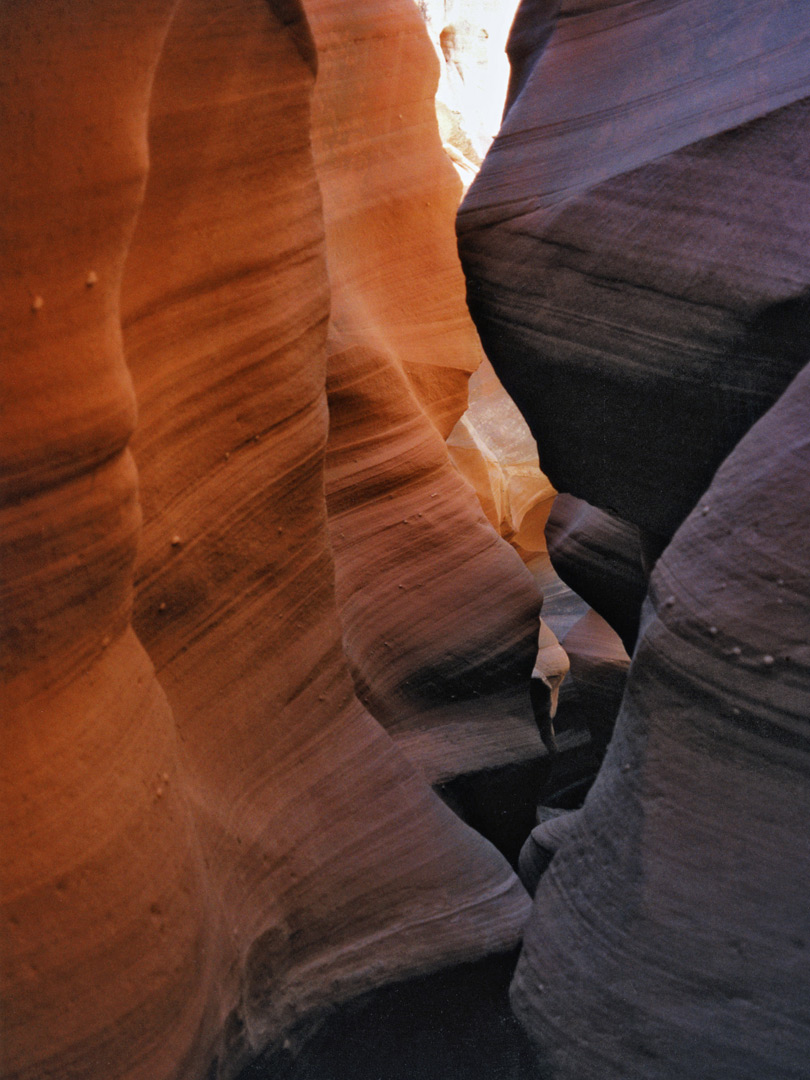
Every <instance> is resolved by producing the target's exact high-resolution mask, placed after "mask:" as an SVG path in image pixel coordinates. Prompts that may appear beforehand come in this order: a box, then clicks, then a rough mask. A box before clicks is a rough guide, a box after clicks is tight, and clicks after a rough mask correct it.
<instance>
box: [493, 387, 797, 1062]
mask: <svg viewBox="0 0 810 1080" xmlns="http://www.w3.org/2000/svg"><path fill="white" fill-rule="evenodd" d="M809 430H810V368H808V369H805V370H804V371H803V372H802V373H801V375H800V376H799V377H798V378H797V379H796V380H795V381H794V383H793V384H792V385H791V387H790V388H789V390H788V391H787V392H786V394H785V395H784V396H783V397H782V398H781V399H780V401H779V402H778V403H777V405H776V406H774V408H773V409H771V410H770V411H769V412H768V414H767V415H766V416H765V417H764V418H763V419H762V420H761V421H760V422H759V423H758V424H756V425H755V427H754V428H753V429H752V431H751V432H750V433H749V434H748V435H747V436H746V437H745V438H744V439H743V440H742V442H741V443H740V445H739V446H738V447H737V448H736V449H735V451H734V452H733V453H732V455H731V456H730V457H729V459H728V460H727V461H726V462H725V463H724V465H723V466H722V467H721V469H720V470H719V472H718V474H717V476H716V478H715V480H714V482H713V483H712V485H711V487H710V488H709V490H708V492H707V493H706V494H705V496H704V497H703V498H702V499H701V501H700V505H699V506H698V507H697V508H696V510H695V511H694V512H693V513H692V514H691V515H690V517H689V518H688V519H687V521H686V522H685V523H684V525H683V527H682V528H681V529H680V530H679V531H678V533H677V535H676V537H675V539H674V540H673V542H672V544H671V545H670V546H669V548H668V549H667V551H666V552H665V553H664V555H663V556H662V557H661V559H660V560H659V562H658V565H657V567H656V569H655V571H654V573H653V576H652V581H651V590H650V597H649V601H648V603H647V605H646V606H645V615H644V621H643V624H642V632H641V637H640V639H639V644H638V647H637V649H636V652H635V655H634V658H633V664H632V667H631V670H630V679H629V683H628V688H627V692H626V694H625V698H624V703H623V706H622V710H621V713H620V716H619V720H618V724H617V728H616V732H615V734H614V737H613V741H612V742H611V745H610V747H609V750H608V756H607V758H606V760H605V763H604V765H603V767H602V770H601V772H600V775H599V777H598V778H597V781H596V784H595V785H594V787H593V789H592V790H591V792H590V794H589V796H588V798H587V800H586V802H585V805H584V807H583V809H582V810H581V811H580V812H579V813H578V814H577V815H576V816H575V817H573V818H572V819H570V820H571V821H572V822H573V827H572V828H571V829H570V832H569V834H568V836H567V837H564V838H563V840H562V843H561V844H560V845H559V847H558V848H557V851H556V854H555V855H554V858H553V861H552V862H551V865H550V867H549V869H548V870H547V871H546V873H545V874H544V875H543V877H542V878H541V879H540V884H539V887H538V889H537V893H536V898H535V906H534V909H533V913H532V917H531V920H530V923H529V926H528V928H527V933H526V938H525V945H524V951H523V955H522V958H521V961H520V963H519V966H518V970H517V974H516V978H515V981H514V983H513V991H512V993H513V1002H514V1005H515V1008H516V1010H517V1013H518V1016H519V1017H520V1018H521V1020H522V1021H523V1023H524V1025H525V1026H526V1028H527V1030H528V1031H529V1032H530V1034H531V1035H532V1037H533V1039H534V1041H535V1044H536V1047H537V1050H538V1054H539V1057H540V1059H541V1061H543V1062H545V1063H546V1065H547V1067H548V1068H549V1074H550V1075H551V1076H553V1077H555V1078H559V1080H590V1078H593V1080H597V1078H598V1080H609V1078H612V1077H616V1078H617V1080H618V1078H622V1080H624V1078H626V1077H628V1076H633V1077H640V1078H649V1080H652V1078H655V1080H671V1078H672V1077H676V1076H700V1077H712V1078H713V1080H726V1078H732V1077H733V1078H734V1080H749V1078H750V1080H760V1078H761V1077H764V1076H767V1077H774V1078H775V1077H778V1078H780V1080H788V1078H790V1080H799V1078H800V1077H803V1076H805V1075H806V1071H807V1051H808V1047H809V1046H810V1008H808V1002H810V963H808V948H807V945H808V914H807V896H806V882H807V877H808V873H809V872H810V848H808V844H807V838H806V820H807V815H808V812H810V766H808V761H810V757H809V756H808V755H810V738H809V737H808V716H810V649H808V637H807V627H808V622H807V612H808V604H809V603H810V593H809V590H808V581H810V560H809V559H808V548H807V544H806V543H805V542H804V537H805V536H806V533H807V529H808V527H809V526H810V520H809V517H808V503H807V498H806V492H807V489H808V484H810V440H809V439H808V431H809ZM566 820H567V819H566Z"/></svg>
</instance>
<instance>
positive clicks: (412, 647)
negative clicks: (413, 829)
mask: <svg viewBox="0 0 810 1080" xmlns="http://www.w3.org/2000/svg"><path fill="white" fill-rule="evenodd" d="M306 8H307V13H308V16H309V19H310V22H311V25H312V28H313V34H314V37H315V40H316V43H317V45H318V52H319V72H318V81H317V84H316V91H315V98H314V107H313V150H314V154H315V163H316V168H317V172H318V177H319V180H320V183H321V188H322V191H323V199H324V215H325V225H326V244H327V259H328V267H329V280H330V284H331V288H332V316H331V323H330V331H329V337H328V342H327V351H328V384H327V385H328V392H329V409H330V433H329V443H328V450H327V471H326V483H327V498H328V506H329V517H330V526H331V539H332V545H333V548H334V551H335V561H336V569H337V595H338V602H339V606H340V613H341V620H342V624H343V636H344V645H345V649H346V653H347V656H348V658H349V660H350V663H351V666H352V673H353V676H354V679H355V683H356V685H357V687H358V691H359V693H360V695H361V697H362V699H363V701H364V702H365V703H366V704H367V705H368V707H369V708H370V709H371V711H372V712H373V713H374V715H375V716H376V717H377V718H378V719H379V720H380V721H381V722H382V723H383V724H384V725H385V727H386V729H387V730H388V731H389V732H391V733H392V735H393V736H394V738H395V739H396V740H397V741H398V742H399V743H400V745H401V746H403V747H404V748H405V749H406V750H407V752H408V753H409V755H410V756H411V757H412V758H413V760H415V761H417V762H418V764H419V765H420V767H421V768H422V769H423V770H424V771H425V773H426V775H427V776H428V777H429V778H430V779H431V780H437V779H446V778H448V777H450V776H454V775H457V774H458V773H460V772H467V771H470V770H476V769H479V768H484V767H487V766H492V765H500V764H503V763H504V762H507V761H513V760H520V759H524V760H525V759H526V758H532V757H536V756H537V754H538V753H539V752H540V741H539V737H538V735H537V731H536V728H535V725H534V722H533V720H532V717H531V711H530V707H529V697H528V680H529V675H530V673H531V669H532V662H533V660H534V655H535V651H536V637H537V613H538V611H539V608H540V603H541V596H540V593H539V591H538V590H537V588H536V587H535V585H534V583H533V581H532V579H531V576H530V575H529V573H528V572H527V571H526V570H525V568H524V567H523V565H522V564H521V561H520V559H519V557H518V556H517V555H516V554H515V552H514V551H512V550H511V549H510V548H509V547H508V546H507V545H506V544H505V543H504V542H503V541H501V540H500V538H499V537H498V536H497V534H496V533H495V532H494V531H493V529H492V528H491V527H490V525H489V524H488V522H487V521H486V519H485V517H484V516H483V514H482V513H481V510H480V508H479V506H478V503H477V500H476V497H475V495H474V493H473V491H472V490H471V488H470V487H469V486H468V485H467V484H466V483H465V482H464V481H463V480H462V479H461V478H460V477H459V475H458V473H457V472H456V470H455V469H454V467H453V466H452V464H451V462H450V459H449V456H448V453H447V449H446V447H445V445H444V441H443V438H442V436H446V435H447V434H448V433H449V431H450V430H451V428H452V427H453V425H454V423H455V422H456V420H457V418H458V416H459V415H460V414H461V412H462V411H463V409H464V407H465V403H466V384H467V379H468V376H469V373H470V371H471V370H473V369H474V368H475V367H476V366H477V365H478V363H479V362H480V359H481V351H480V345H479V343H478V339H477V336H476V333H475V330H474V328H473V326H472V323H471V321H470V319H469V316H468V313H467V311H466V308H465V305H464V296H463V278H462V275H461V271H460V269H459V266H458V258H457V253H456V245H455V238H454V234H453V227H452V226H453V217H454V212H455V207H456V205H457V202H458V198H459V194H460V185H459V183H458V180H457V179H456V177H455V174H454V171H453V169H452V167H451V165H450V164H449V162H448V160H447V158H446V156H445V155H444V153H443V152H442V149H441V143H440V140H439V135H438V131H437V125H436V116H435V110H434V104H433V97H434V93H435V86H436V79H437V60H436V57H435V54H434V52H433V50H432V48H431V45H430V41H429V39H428V36H427V33H426V31H425V27H424V24H423V22H422V20H421V18H420V16H419V13H418V10H417V8H416V6H415V5H414V4H413V3H411V2H410V0H400V2H397V3H390V2H386V3H381V2H380V0H363V2H362V3H358V4H354V5H352V6H351V8H350V9H349V8H347V7H346V5H345V4H341V3H336V2H330V0H308V2H307V4H306ZM483 583H486V584H485V586H484V585H483Z"/></svg>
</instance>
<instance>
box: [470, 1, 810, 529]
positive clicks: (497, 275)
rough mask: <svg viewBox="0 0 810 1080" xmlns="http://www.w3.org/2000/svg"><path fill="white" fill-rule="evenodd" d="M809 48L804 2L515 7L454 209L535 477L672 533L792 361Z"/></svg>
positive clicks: (808, 166)
mask: <svg viewBox="0 0 810 1080" xmlns="http://www.w3.org/2000/svg"><path fill="white" fill-rule="evenodd" d="M809 36H810V15H808V11H807V8H806V5H804V4H803V3H801V2H799V0H794V2H789V3H784V4H777V5H774V4H770V3H751V4H748V5H746V9H745V12H744V13H743V12H742V11H740V9H739V5H737V4H734V3H731V2H729V0H710V2H708V3H706V2H703V0H701V2H695V0H681V2H678V3H673V4H666V5H664V4H659V3H652V2H645V3H639V4H633V5H626V4H619V5H616V4H607V3H603V2H595V3H590V4H588V5H585V6H583V5H582V4H578V3H577V4H574V3H562V4H553V3H548V2H545V0H527V2H526V3H524V4H523V5H522V6H521V8H520V10H519V12H518V15H517V17H516V21H515V26H514V28H513V32H512V37H511V42H510V55H511V57H512V63H513V85H512V88H511V92H510V104H509V109H508V112H507V115H506V117H505V119H504V123H503V126H502V128H501V131H500V134H499V136H498V138H497V140H496V142H495V143H494V144H493V147H492V149H491V151H490V153H489V154H488V156H487V159H486V162H485V164H484V166H483V168H482V169H481V172H480V173H479V176H478V178H477V179H476V181H475V183H474V185H473V187H472V188H471V189H470V192H469V193H468V195H467V197H466V199H465V202H464V204H463V205H462V208H461V211H460V213H459V221H458V227H459V237H460V250H461V254H462V262H463V264H464V266H465V271H466V273H467V278H468V298H469V302H470V307H471V310H472V313H473V316H474V318H475V320H476V322H477V324H478V327H479V330H480V331H481V335H482V341H483V343H484V346H485V348H486V351H487V353H488V355H489V357H490V359H491V360H492V362H493V365H494V367H495V369H496V371H497V373H498V375H499V377H500V378H501V380H502V381H503V383H504V385H505V386H506V388H507V390H508V391H509V392H510V393H511V394H512V396H513V397H514V399H515V401H516V402H517V404H518V405H519V406H520V408H521V411H522V412H523V413H524V415H525V416H526V417H527V419H528V420H529V423H530V426H531V428H532V430H533V432H534V434H535V436H536V438H537V440H538V443H539V445H540V448H541V466H542V468H543V470H544V471H545V472H546V473H547V474H548V476H549V478H550V480H551V482H552V483H553V484H554V486H555V487H556V488H557V489H558V490H560V491H566V492H571V493H572V494H574V495H577V496H579V497H581V498H584V499H586V500H587V501H588V502H590V503H592V504H594V505H595V506H598V507H600V508H602V509H606V510H610V511H611V512H613V513H616V514H618V515H619V516H620V517H622V518H624V519H626V520H627V521H630V522H632V523H634V524H635V525H639V526H641V527H643V528H644V529H645V530H648V531H649V532H651V533H653V534H657V535H659V536H661V537H663V538H664V539H666V538H668V537H670V536H671V535H672V533H673V532H674V530H675V529H676V528H677V526H678V524H679V523H680V522H681V521H682V520H683V518H684V517H685V515H686V514H687V513H688V512H689V510H690V509H691V508H692V506H694V503H695V501H696V500H697V498H698V496H699V495H700V493H701V491H702V490H704V489H705V487H706V485H707V484H708V483H709V481H710V479H711V477H712V475H713V473H714V471H715V469H716V468H717V467H718V465H719V464H720V462H721V461H722V460H723V458H724V456H725V455H726V454H727V453H728V452H729V451H730V450H731V448H732V447H733V446H734V444H735V443H736V442H737V440H738V439H739V438H740V437H741V436H742V435H743V434H744V433H745V431H746V430H747V429H748V427H750V425H751V424H752V423H753V421H754V420H755V419H756V418H757V417H758V416H760V415H762V413H763V412H764V411H765V410H766V409H767V407H768V406H769V404H771V403H772V402H773V401H774V400H775V398H776V397H777V396H778V395H779V393H781V391H782V390H783V389H784V388H785V386H786V385H787V383H788V382H789V381H790V379H791V378H792V376H793V375H795V373H796V372H797V371H798V370H799V369H800V367H801V366H802V363H803V362H804V359H803V358H804V352H803V347H802V345H801V342H802V341H803V332H802V329H801V328H802V326H803V325H804V321H805V318H806V309H807V301H806V298H805V291H806V289H807V287H808V283H809V279H810V274H809V273H808V265H807V259H806V251H807V246H808V240H810V236H808V219H807V215H806V213H805V212H804V207H805V206H806V203H807V196H808V175H809V174H810V162H808V149H807V148H808V143H807V140H806V138H804V131H805V130H806V125H807V113H808V106H807V104H806V102H805V101H804V100H803V99H804V98H806V96H807V94H808V87H810V50H809V49H808V47H807V46H808V37H809ZM631 72H632V75H631V74H630V73H631ZM651 401H652V402H654V403H655V407H650V403H651ZM574 432H575V434H574Z"/></svg>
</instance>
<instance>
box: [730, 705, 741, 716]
mask: <svg viewBox="0 0 810 1080" xmlns="http://www.w3.org/2000/svg"><path fill="white" fill-rule="evenodd" d="M731 712H732V715H733V716H739V715H740V710H739V709H738V708H737V706H736V705H735V706H734V708H733V709H732V710H731Z"/></svg>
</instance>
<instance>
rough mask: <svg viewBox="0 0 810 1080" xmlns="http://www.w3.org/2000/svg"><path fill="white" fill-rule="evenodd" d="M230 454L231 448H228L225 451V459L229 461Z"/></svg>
mask: <svg viewBox="0 0 810 1080" xmlns="http://www.w3.org/2000/svg"><path fill="white" fill-rule="evenodd" d="M230 456H231V452H230V450H226V451H225V460H226V461H227V460H228V458H229V457H230Z"/></svg>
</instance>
